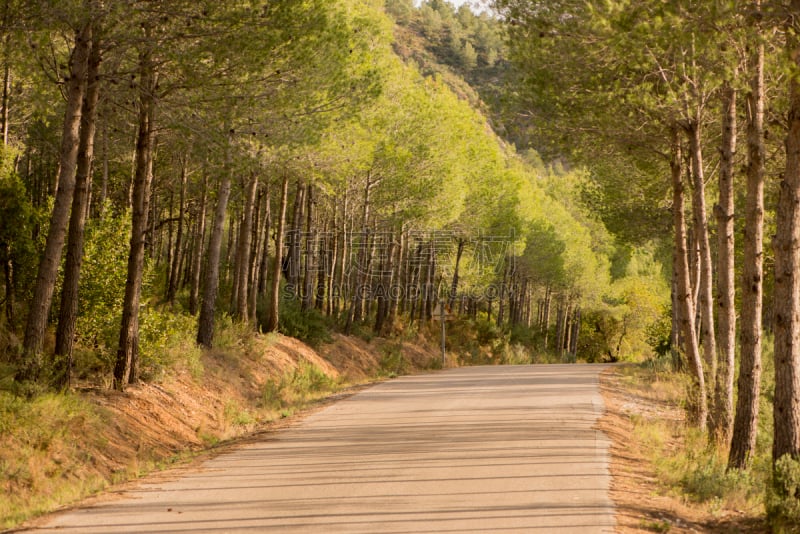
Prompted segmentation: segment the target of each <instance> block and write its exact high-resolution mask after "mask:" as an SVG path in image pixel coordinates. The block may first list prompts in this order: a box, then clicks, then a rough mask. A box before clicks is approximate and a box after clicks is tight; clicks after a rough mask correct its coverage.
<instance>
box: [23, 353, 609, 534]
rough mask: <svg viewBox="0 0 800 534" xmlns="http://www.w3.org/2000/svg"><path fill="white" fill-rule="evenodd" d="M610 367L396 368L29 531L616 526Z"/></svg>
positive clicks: (482, 529) (480, 529) (606, 529)
mask: <svg viewBox="0 0 800 534" xmlns="http://www.w3.org/2000/svg"><path fill="white" fill-rule="evenodd" d="M601 370H602V366H592V365H535V366H534V365H529V366H506V367H500V366H495V367H468V368H460V369H452V370H447V371H443V372H438V373H434V374H428V375H420V376H410V377H403V378H398V379H396V380H392V381H389V382H385V383H382V384H379V385H376V386H374V387H372V388H369V389H367V390H365V391H363V392H361V393H359V394H358V395H355V396H353V397H350V398H348V399H346V400H343V401H341V402H338V403H336V404H333V405H331V406H329V407H327V408H325V409H324V410H321V411H320V412H317V413H316V414H314V415H312V416H310V417H308V418H307V419H305V420H304V421H302V422H301V423H300V424H298V425H297V426H295V427H293V428H290V429H288V430H283V431H279V432H276V433H274V434H269V435H267V437H266V438H265V439H264V440H263V441H260V442H258V443H254V444H250V445H246V446H242V447H240V448H237V449H235V450H233V451H231V452H230V453H227V454H223V455H220V456H218V457H216V458H214V459H212V460H210V461H208V462H206V463H204V464H203V465H202V466H201V467H200V468H199V469H198V470H196V471H193V472H190V473H188V474H186V475H185V476H181V477H180V478H178V479H174V480H166V481H164V480H161V481H158V482H150V483H143V484H141V485H140V486H138V487H137V488H136V489H133V490H131V491H129V492H127V493H126V495H125V496H124V497H123V498H120V499H115V500H113V501H111V502H104V503H101V504H97V505H93V506H91V507H88V508H79V509H76V510H73V511H71V512H68V513H64V514H60V515H57V516H54V517H53V518H52V519H50V520H48V521H47V522H46V523H44V524H43V525H41V526H39V527H38V528H37V529H36V530H33V532H52V531H57V532H59V533H62V532H63V533H95V532H113V533H119V532H137V533H138V532H151V533H172V532H214V533H223V532H324V533H329V532H380V533H396V532H403V533H412V532H419V533H430V532H543V533H544V532H547V533H551V532H575V533H580V532H587V533H588V532H613V530H614V509H613V504H612V502H611V500H610V498H609V495H608V490H609V484H610V476H609V472H608V466H609V458H608V447H609V441H608V440H607V438H606V437H605V435H604V434H603V433H602V432H600V431H598V430H594V429H593V428H592V427H593V425H594V423H595V421H596V420H597V418H598V417H599V416H600V415H601V414H602V411H603V402H602V398H601V396H600V393H599V391H598V374H599V372H600V371H601Z"/></svg>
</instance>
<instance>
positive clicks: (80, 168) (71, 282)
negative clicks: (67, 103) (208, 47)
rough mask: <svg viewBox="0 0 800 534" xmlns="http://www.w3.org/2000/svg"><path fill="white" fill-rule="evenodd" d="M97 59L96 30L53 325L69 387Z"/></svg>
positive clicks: (59, 366)
mask: <svg viewBox="0 0 800 534" xmlns="http://www.w3.org/2000/svg"><path fill="white" fill-rule="evenodd" d="M100 61H101V55H100V45H99V42H98V40H97V38H96V34H95V38H94V39H93V40H92V45H91V52H90V53H89V60H88V69H87V80H88V82H87V89H86V94H85V97H84V99H83V109H82V112H81V126H80V140H79V145H78V156H77V170H76V176H75V191H74V194H73V196H72V213H71V214H70V221H69V236H68V238H67V239H68V241H67V255H66V260H65V262H64V282H63V284H62V288H61V306H60V308H59V317H58V327H57V328H56V347H55V354H56V356H57V358H56V363H55V377H56V385H57V386H58V387H62V388H65V387H69V385H70V375H71V373H72V349H73V347H74V345H75V326H76V323H77V320H78V282H79V280H80V272H81V265H82V263H83V243H84V228H85V226H86V219H87V217H88V214H89V213H88V211H89V206H88V201H89V183H90V176H91V173H92V162H93V161H94V137H95V131H96V127H97V101H98V99H99V96H100V79H99V78H100V76H99V69H100Z"/></svg>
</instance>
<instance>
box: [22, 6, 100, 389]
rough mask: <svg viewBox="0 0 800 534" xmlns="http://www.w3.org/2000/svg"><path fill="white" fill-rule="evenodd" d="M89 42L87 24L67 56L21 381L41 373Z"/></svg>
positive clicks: (69, 194) (69, 199)
mask: <svg viewBox="0 0 800 534" xmlns="http://www.w3.org/2000/svg"><path fill="white" fill-rule="evenodd" d="M91 42H92V26H91V24H90V23H88V22H87V23H86V24H85V25H84V26H83V27H82V28H81V29H80V30H79V31H78V32H77V34H76V36H75V46H74V47H73V49H72V54H71V55H70V78H69V81H68V82H67V107H66V110H65V112H64V127H63V130H62V134H61V152H60V154H59V172H58V176H57V181H58V188H57V189H56V198H55V203H54V205H53V212H52V214H51V216H50V228H49V230H48V233H47V241H46V243H45V249H44V254H43V255H42V259H41V262H40V263H39V271H38V274H37V277H36V285H35V286H34V290H33V299H32V300H31V304H30V311H29V314H28V321H27V324H26V326H25V338H24V341H23V348H24V351H25V354H26V362H25V365H24V367H23V369H22V370H21V373H20V378H29V379H36V378H37V377H38V375H39V372H40V369H41V365H42V362H41V351H42V345H43V344H44V334H45V330H46V328H47V317H48V315H49V313H50V306H51V305H52V303H53V292H54V290H55V284H56V275H57V273H58V266H59V263H60V262H61V253H62V251H63V248H64V238H65V234H66V230H67V223H68V221H69V212H70V206H71V204H72V197H73V192H74V189H75V166H76V164H77V159H78V146H79V144H80V141H79V131H80V122H81V108H82V106H83V97H84V94H85V93H86V80H87V79H86V71H87V70H88V63H89V52H90V48H91Z"/></svg>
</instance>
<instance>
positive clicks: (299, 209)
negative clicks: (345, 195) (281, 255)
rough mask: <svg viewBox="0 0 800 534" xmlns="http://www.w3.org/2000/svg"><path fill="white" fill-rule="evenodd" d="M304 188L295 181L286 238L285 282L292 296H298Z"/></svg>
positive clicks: (299, 181)
mask: <svg viewBox="0 0 800 534" xmlns="http://www.w3.org/2000/svg"><path fill="white" fill-rule="evenodd" d="M305 191H306V188H305V186H304V185H303V181H302V180H298V181H297V192H296V193H295V196H294V205H293V206H292V225H291V228H289V235H288V237H287V247H288V251H287V255H286V260H287V262H286V263H287V270H286V280H287V284H288V285H289V286H290V290H291V291H292V292H293V294H294V296H295V297H296V296H298V295H299V294H300V244H301V242H302V234H303V231H302V222H301V220H302V218H303V204H304V200H305Z"/></svg>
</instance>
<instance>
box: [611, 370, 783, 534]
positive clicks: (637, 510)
mask: <svg viewBox="0 0 800 534" xmlns="http://www.w3.org/2000/svg"><path fill="white" fill-rule="evenodd" d="M600 387H601V393H602V395H603V400H604V401H605V404H606V413H605V415H604V416H603V417H602V419H601V420H600V422H599V424H598V428H599V429H600V430H602V431H603V432H605V433H606V434H607V435H608V437H609V438H610V439H611V440H612V446H611V455H612V461H611V475H612V486H611V498H612V499H613V501H614V503H615V504H616V505H617V529H616V531H617V532H618V533H620V534H629V533H631V532H669V533H671V534H672V533H690V532H693V533H699V532H720V533H767V532H769V530H768V529H767V527H766V524H765V523H764V521H763V520H753V519H752V518H747V517H737V516H728V517H726V518H724V519H719V518H715V517H713V516H712V515H711V514H710V513H709V512H708V511H707V510H705V509H703V507H702V506H700V505H693V504H692V503H687V502H684V501H683V500H682V499H680V498H678V497H676V496H674V495H670V494H668V492H667V491H666V489H665V488H664V486H663V485H662V484H660V483H659V481H658V480H657V479H656V477H655V474H654V469H653V466H652V465H651V462H650V460H649V459H648V451H646V450H644V447H643V446H642V444H641V443H637V440H636V438H635V435H634V425H633V422H632V417H631V416H632V415H638V416H641V417H647V418H653V417H659V418H670V419H682V417H683V415H682V413H681V412H680V410H677V409H676V408H674V407H672V406H669V405H667V404H665V403H663V402H660V401H659V400H658V399H657V398H656V396H655V395H652V396H650V395H648V394H647V391H646V390H645V391H644V393H642V392H639V393H635V394H634V393H632V392H631V391H630V390H629V389H628V388H626V387H625V386H624V384H623V382H622V380H621V379H620V375H619V374H618V372H617V371H616V370H615V369H613V368H612V369H608V370H607V371H605V372H604V373H603V374H602V376H601V383H600ZM676 445H677V444H676Z"/></svg>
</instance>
